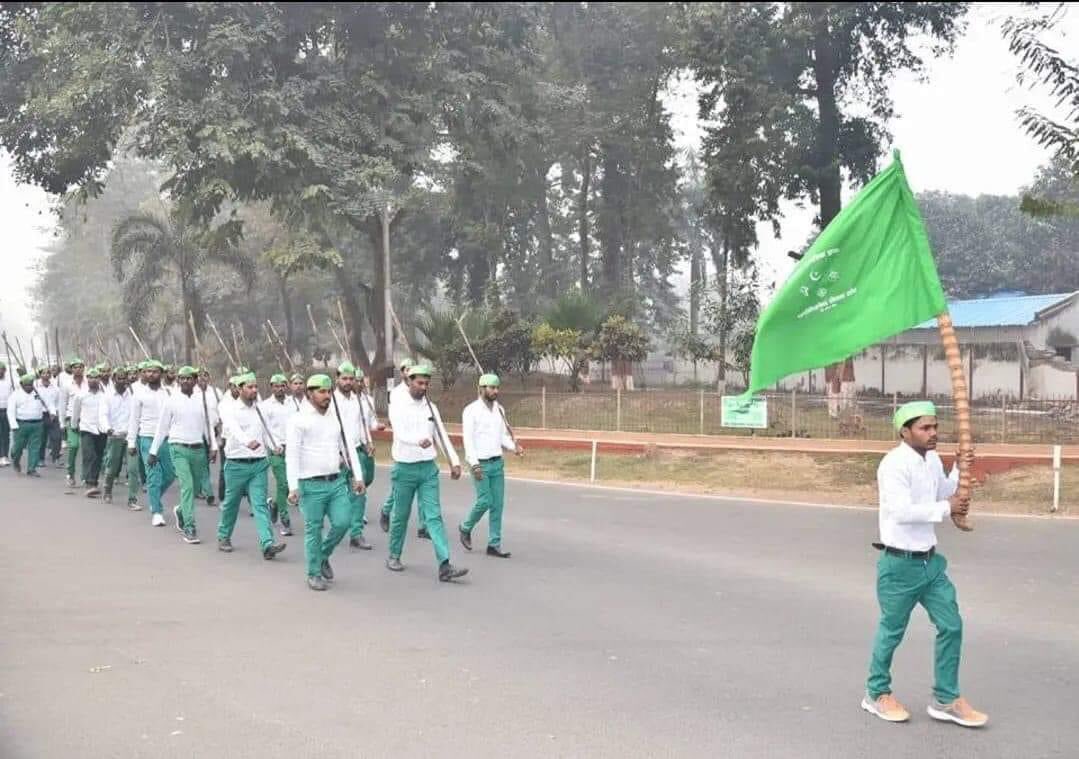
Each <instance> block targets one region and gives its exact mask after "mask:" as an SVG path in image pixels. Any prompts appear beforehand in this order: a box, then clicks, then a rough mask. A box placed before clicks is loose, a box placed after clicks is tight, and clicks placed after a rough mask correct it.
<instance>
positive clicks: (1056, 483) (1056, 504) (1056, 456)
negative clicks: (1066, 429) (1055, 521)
mask: <svg viewBox="0 0 1079 759" xmlns="http://www.w3.org/2000/svg"><path fill="white" fill-rule="evenodd" d="M1059 508H1060V446H1059V445H1054V446H1053V513H1054V514H1055V513H1056V511H1057V509H1059Z"/></svg>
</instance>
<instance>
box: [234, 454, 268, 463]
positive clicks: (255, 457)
mask: <svg viewBox="0 0 1079 759" xmlns="http://www.w3.org/2000/svg"><path fill="white" fill-rule="evenodd" d="M265 460H266V459H265V458H260V457H258V456H254V457H252V458H249V459H233V458H230V459H229V461H235V462H236V463H237V464H254V463H255V462H256V461H265Z"/></svg>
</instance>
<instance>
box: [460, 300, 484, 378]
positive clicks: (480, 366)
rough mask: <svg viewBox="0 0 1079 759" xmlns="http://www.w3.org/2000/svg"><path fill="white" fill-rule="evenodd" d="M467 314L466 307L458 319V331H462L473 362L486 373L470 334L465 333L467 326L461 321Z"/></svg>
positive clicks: (481, 371)
mask: <svg viewBox="0 0 1079 759" xmlns="http://www.w3.org/2000/svg"><path fill="white" fill-rule="evenodd" d="M466 316H468V309H467V308H466V309H465V312H464V313H463V314H461V318H460V319H458V320H457V331H458V332H460V333H461V337H463V338H464V339H465V347H466V348H468V354H469V355H470V356H472V363H474V364H475V365H476V369H478V370H479V373H480V374H486V372H485V371H483V365H482V364H480V360H479V359H478V358H476V351H474V350H472V343H471V342H469V340H468V335H466V334H465V328H464V327H463V326H461V322H463V321H464V320H465V317H466Z"/></svg>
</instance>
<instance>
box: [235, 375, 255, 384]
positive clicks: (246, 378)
mask: <svg viewBox="0 0 1079 759" xmlns="http://www.w3.org/2000/svg"><path fill="white" fill-rule="evenodd" d="M257 381H258V378H257V377H255V373H254V372H247V373H246V374H237V375H236V384H237V386H239V385H250V384H251V383H253V382H257Z"/></svg>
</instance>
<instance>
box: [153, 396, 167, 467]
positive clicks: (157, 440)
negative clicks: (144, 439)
mask: <svg viewBox="0 0 1079 759" xmlns="http://www.w3.org/2000/svg"><path fill="white" fill-rule="evenodd" d="M170 429H172V404H171V403H169V402H166V403H165V404H164V405H162V407H161V416H160V417H158V419H157V430H156V431H155V432H154V441H153V442H152V443H150V455H151V456H156V455H157V452H158V450H159V449H160V448H161V444H162V443H163V442H165V438H166V437H168V434H169V430H170Z"/></svg>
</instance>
